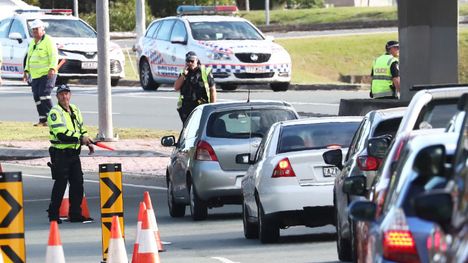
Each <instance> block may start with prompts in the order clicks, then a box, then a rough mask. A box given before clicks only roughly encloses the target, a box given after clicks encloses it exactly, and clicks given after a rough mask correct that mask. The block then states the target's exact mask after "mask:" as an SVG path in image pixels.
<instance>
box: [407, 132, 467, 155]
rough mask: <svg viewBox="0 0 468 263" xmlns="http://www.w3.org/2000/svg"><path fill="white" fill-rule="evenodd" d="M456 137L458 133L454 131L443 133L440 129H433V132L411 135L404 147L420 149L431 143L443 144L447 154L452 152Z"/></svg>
mask: <svg viewBox="0 0 468 263" xmlns="http://www.w3.org/2000/svg"><path fill="white" fill-rule="evenodd" d="M441 135H443V136H441ZM457 139H458V134H456V133H444V132H441V131H440V129H433V132H429V133H425V134H419V135H417V136H412V137H411V138H410V140H409V141H408V144H407V146H406V147H411V148H412V149H422V148H425V147H427V146H431V145H436V144H443V145H444V146H445V150H446V153H447V154H454V152H455V148H456V143H457Z"/></svg>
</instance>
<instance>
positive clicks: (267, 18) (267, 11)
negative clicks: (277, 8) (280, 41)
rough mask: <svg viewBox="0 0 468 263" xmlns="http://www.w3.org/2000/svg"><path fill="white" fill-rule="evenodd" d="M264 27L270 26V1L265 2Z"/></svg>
mask: <svg viewBox="0 0 468 263" xmlns="http://www.w3.org/2000/svg"><path fill="white" fill-rule="evenodd" d="M265 25H267V26H269V25H270V0H265Z"/></svg>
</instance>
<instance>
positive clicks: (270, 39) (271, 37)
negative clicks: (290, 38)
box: [265, 36, 275, 42]
mask: <svg viewBox="0 0 468 263" xmlns="http://www.w3.org/2000/svg"><path fill="white" fill-rule="evenodd" d="M265 40H267V41H271V42H274V41H275V37H274V36H265Z"/></svg>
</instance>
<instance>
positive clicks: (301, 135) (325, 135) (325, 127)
mask: <svg viewBox="0 0 468 263" xmlns="http://www.w3.org/2000/svg"><path fill="white" fill-rule="evenodd" d="M358 127H359V122H328V123H309V124H297V125H288V126H284V127H283V128H282V130H281V133H280V138H279V142H278V150H277V152H278V153H285V152H293V151H303V150H314V149H325V148H334V147H337V146H340V147H348V146H349V144H350V143H351V139H352V138H353V135H354V133H355V132H356V130H357V128H358Z"/></svg>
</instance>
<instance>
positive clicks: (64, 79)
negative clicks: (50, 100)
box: [55, 77, 69, 87]
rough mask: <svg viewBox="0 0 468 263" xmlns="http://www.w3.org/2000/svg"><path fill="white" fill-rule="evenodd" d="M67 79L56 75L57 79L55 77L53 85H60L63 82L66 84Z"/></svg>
mask: <svg viewBox="0 0 468 263" xmlns="http://www.w3.org/2000/svg"><path fill="white" fill-rule="evenodd" d="M68 81H69V79H67V78H63V77H57V79H55V86H57V87H58V86H60V85H63V84H68Z"/></svg>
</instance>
